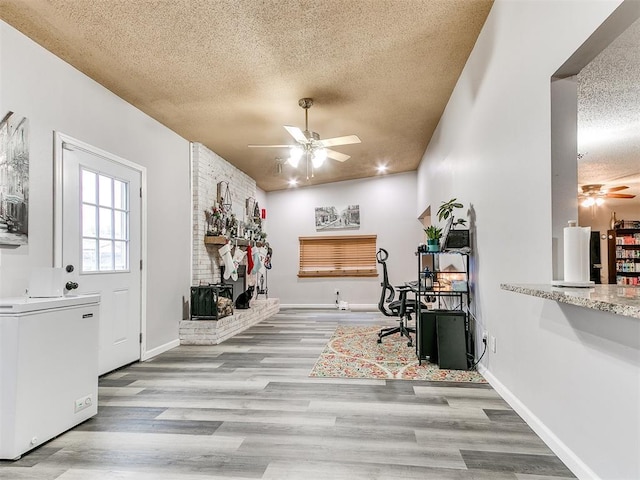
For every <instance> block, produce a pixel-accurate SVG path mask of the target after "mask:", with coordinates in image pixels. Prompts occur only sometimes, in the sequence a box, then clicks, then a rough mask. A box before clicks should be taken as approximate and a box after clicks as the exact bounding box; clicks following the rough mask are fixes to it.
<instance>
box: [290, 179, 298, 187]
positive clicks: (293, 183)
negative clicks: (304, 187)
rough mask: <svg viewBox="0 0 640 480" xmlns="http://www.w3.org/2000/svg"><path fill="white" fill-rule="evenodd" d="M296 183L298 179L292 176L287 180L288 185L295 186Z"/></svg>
mask: <svg viewBox="0 0 640 480" xmlns="http://www.w3.org/2000/svg"><path fill="white" fill-rule="evenodd" d="M296 185H298V180H296V179H295V178H292V179H291V180H289V186H290V187H295V186H296Z"/></svg>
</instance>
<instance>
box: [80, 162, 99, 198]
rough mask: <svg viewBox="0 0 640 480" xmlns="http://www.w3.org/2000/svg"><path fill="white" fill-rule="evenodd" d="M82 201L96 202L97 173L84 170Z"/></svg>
mask: <svg viewBox="0 0 640 480" xmlns="http://www.w3.org/2000/svg"><path fill="white" fill-rule="evenodd" d="M82 201H83V202H85V203H93V204H95V203H96V174H95V173H93V172H90V171H88V170H84V169H83V170H82Z"/></svg>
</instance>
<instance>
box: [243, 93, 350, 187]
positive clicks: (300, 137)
mask: <svg viewBox="0 0 640 480" xmlns="http://www.w3.org/2000/svg"><path fill="white" fill-rule="evenodd" d="M298 105H300V106H301V107H302V108H303V109H304V131H302V130H300V129H299V128H298V127H292V126H290V125H285V126H284V128H285V129H286V130H287V132H289V134H290V135H291V136H292V137H293V138H294V140H295V141H296V142H297V144H296V145H249V148H265V147H266V148H289V158H288V159H287V162H288V163H289V164H290V165H291V166H293V167H294V168H295V167H297V166H298V164H299V162H300V159H302V158H303V157H304V158H305V163H306V166H307V179H308V178H309V171H311V176H312V177H313V169H314V168H319V167H320V166H321V165H322V164H323V163H324V161H325V160H326V159H327V158H332V159H333V160H337V161H338V162H344V161H346V160H348V159H349V158H351V157H350V156H349V155H345V154H344V153H340V152H336V151H335V150H331V149H329V148H327V147H335V146H338V145H350V144H353V143H360V139H359V138H358V136H357V135H346V136H344V137H333V138H326V139H324V140H320V135H318V133H317V132H312V131H310V130H309V108H311V106H312V105H313V99H311V98H301V99H300V100H299V101H298Z"/></svg>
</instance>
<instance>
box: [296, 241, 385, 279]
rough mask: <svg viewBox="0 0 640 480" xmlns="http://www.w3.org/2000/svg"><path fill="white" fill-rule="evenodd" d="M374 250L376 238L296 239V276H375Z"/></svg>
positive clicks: (376, 267)
mask: <svg viewBox="0 0 640 480" xmlns="http://www.w3.org/2000/svg"><path fill="white" fill-rule="evenodd" d="M363 248H364V249H365V250H364V251H363V250H362V249H363ZM376 250H377V235H322V236H314V237H298V277H299V278H323V277H377V276H378V266H377V262H376Z"/></svg>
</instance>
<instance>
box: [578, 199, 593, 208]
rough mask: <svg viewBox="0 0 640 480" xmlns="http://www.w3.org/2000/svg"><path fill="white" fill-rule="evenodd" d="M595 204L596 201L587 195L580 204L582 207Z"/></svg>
mask: <svg viewBox="0 0 640 480" xmlns="http://www.w3.org/2000/svg"><path fill="white" fill-rule="evenodd" d="M595 204H596V201H595V199H594V198H593V197H587V198H585V199H584V200H583V201H582V204H581V205H582V206H583V207H592V206H593V205H595Z"/></svg>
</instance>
